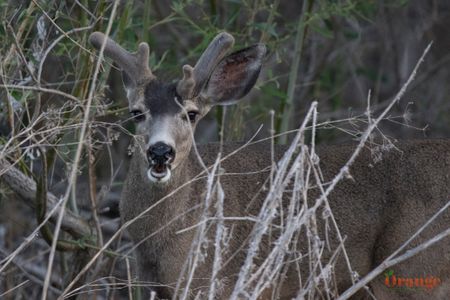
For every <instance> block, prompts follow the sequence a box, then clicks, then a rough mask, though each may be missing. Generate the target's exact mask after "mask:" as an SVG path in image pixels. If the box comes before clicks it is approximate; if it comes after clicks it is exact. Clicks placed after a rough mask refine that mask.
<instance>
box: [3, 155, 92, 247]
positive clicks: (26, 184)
mask: <svg viewBox="0 0 450 300" xmlns="http://www.w3.org/2000/svg"><path fill="white" fill-rule="evenodd" d="M0 174H1V176H0V181H2V182H4V183H5V184H6V185H7V186H8V187H9V188H10V189H11V190H12V191H13V192H14V193H16V194H17V195H19V196H20V198H21V199H22V200H24V203H25V204H27V205H28V206H30V207H32V208H35V203H36V183H35V182H34V180H33V179H31V178H29V177H28V176H26V175H25V174H23V173H22V172H21V171H20V170H18V169H17V168H16V167H14V166H12V165H11V164H10V163H9V162H8V161H7V160H6V159H4V158H3V159H0ZM47 201H48V207H49V210H51V209H52V208H53V207H55V205H56V204H57V203H58V198H57V197H56V196H55V195H53V194H52V193H47ZM57 211H58V212H59V211H60V208H58V210H57ZM56 218H57V214H55V215H53V216H51V218H50V220H51V221H52V222H55V221H56ZM62 227H63V229H64V230H65V231H67V232H68V233H70V234H71V235H73V236H74V237H77V238H81V237H86V236H89V235H93V234H94V233H93V232H92V231H91V228H90V226H89V225H88V224H87V223H86V222H85V221H84V220H83V219H81V218H80V217H78V216H76V215H74V214H73V213H72V212H70V211H66V212H65V216H64V218H63V221H62Z"/></svg>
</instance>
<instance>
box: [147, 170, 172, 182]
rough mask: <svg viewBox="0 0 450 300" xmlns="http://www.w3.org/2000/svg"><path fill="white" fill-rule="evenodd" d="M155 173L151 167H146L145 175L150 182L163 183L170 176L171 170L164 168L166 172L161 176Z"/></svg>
mask: <svg viewBox="0 0 450 300" xmlns="http://www.w3.org/2000/svg"><path fill="white" fill-rule="evenodd" d="M155 175H156V174H153V171H152V168H150V169H148V171H147V177H148V179H150V181H151V182H154V183H165V182H167V181H169V179H170V177H171V176H172V172H171V171H170V169H169V168H167V169H166V174H165V175H164V176H163V177H158V176H155Z"/></svg>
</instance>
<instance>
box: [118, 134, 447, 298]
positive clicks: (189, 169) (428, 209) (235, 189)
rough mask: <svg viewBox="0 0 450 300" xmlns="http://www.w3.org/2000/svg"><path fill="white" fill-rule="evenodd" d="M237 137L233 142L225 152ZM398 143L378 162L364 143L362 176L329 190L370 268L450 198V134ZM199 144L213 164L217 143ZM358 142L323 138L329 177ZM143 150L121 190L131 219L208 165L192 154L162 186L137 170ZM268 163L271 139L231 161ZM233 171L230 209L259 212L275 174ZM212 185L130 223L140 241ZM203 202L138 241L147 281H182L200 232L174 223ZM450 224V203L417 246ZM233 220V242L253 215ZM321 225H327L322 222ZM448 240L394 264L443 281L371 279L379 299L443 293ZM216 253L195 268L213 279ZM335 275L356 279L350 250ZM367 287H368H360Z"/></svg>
mask: <svg viewBox="0 0 450 300" xmlns="http://www.w3.org/2000/svg"><path fill="white" fill-rule="evenodd" d="M237 146H238V145H237V144H236V145H226V147H225V153H228V152H230V151H231V150H232V149H234V148H235V147H237ZM397 147H399V149H400V150H401V151H402V152H398V151H396V150H391V151H390V152H388V153H385V155H384V157H383V160H382V161H381V162H380V163H376V164H374V163H373V162H372V160H371V156H370V153H369V151H363V153H362V154H361V155H360V157H359V158H358V159H357V161H356V162H355V164H354V165H353V167H352V168H351V174H352V176H353V178H354V180H350V179H346V180H344V181H342V182H341V183H340V184H338V186H337V187H336V189H335V190H334V192H333V193H332V195H331V197H330V205H331V207H332V210H333V213H334V215H335V217H336V219H337V222H338V224H339V226H340V230H341V233H342V234H343V235H345V236H346V237H347V238H346V242H345V245H346V249H347V251H348V254H349V257H350V260H351V263H352V266H353V268H354V269H355V271H357V272H358V274H360V275H362V276H363V275H365V274H367V273H368V272H369V271H370V270H371V269H372V268H374V267H376V266H377V265H378V264H380V263H381V262H382V260H383V259H384V258H386V257H387V256H388V255H390V254H391V253H392V252H393V251H394V250H396V249H397V248H398V247H399V246H400V245H401V244H402V243H403V242H404V241H406V240H407V239H408V238H409V237H410V236H411V235H412V234H413V233H414V232H415V230H417V229H418V228H419V227H420V226H421V225H422V224H424V223H425V222H426V221H427V220H428V219H429V218H430V217H431V215H433V214H434V213H435V212H436V211H437V210H439V209H440V208H441V207H442V206H443V205H445V203H446V202H447V201H448V200H449V199H450V141H445V140H428V141H427V140H424V141H414V142H401V143H398V144H397ZM200 150H201V153H202V157H203V158H204V159H205V161H206V162H207V163H209V164H211V163H212V162H213V161H214V159H215V155H216V153H217V151H218V145H214V144H211V145H204V146H201V147H200ZM284 150H285V149H284V148H283V147H277V157H278V158H279V157H280V155H282V153H283V152H284ZM353 150H354V146H353V145H345V146H324V147H321V148H319V149H318V154H319V156H320V158H321V162H320V166H321V169H322V171H323V173H324V176H325V178H326V179H328V180H329V179H331V178H332V177H333V176H334V175H335V174H336V173H337V172H338V171H339V169H340V167H342V166H343V165H344V164H345V162H346V160H347V159H348V158H349V157H350V155H351V153H352V151H353ZM142 159H143V158H142V157H140V156H139V154H137V155H135V157H134V158H133V162H132V165H131V172H130V175H129V176H128V179H127V182H126V185H125V189H124V191H123V196H122V202H121V213H122V218H123V220H124V221H127V220H130V219H131V218H133V217H134V216H136V215H137V214H138V213H140V212H142V211H143V210H144V209H146V208H148V207H149V206H151V205H152V204H154V203H155V202H156V201H158V200H159V199H160V198H161V197H162V196H164V195H166V194H167V193H169V192H170V191H172V190H173V189H175V188H177V187H178V186H179V185H180V184H181V183H184V182H186V181H187V180H188V179H189V178H191V177H192V176H193V175H196V174H197V173H198V172H199V171H200V168H199V166H198V164H196V163H195V161H196V159H195V158H194V157H192V156H191V157H190V158H189V159H187V160H186V161H185V162H184V163H183V165H180V166H179V167H178V168H177V169H178V170H177V171H176V172H177V174H175V173H174V175H173V177H174V180H175V181H173V182H170V183H169V184H168V185H166V186H165V188H163V189H159V188H155V187H152V186H151V185H150V184H149V183H148V179H147V178H145V177H143V176H144V175H145V174H139V172H136V170H137V169H138V168H137V167H136V164H142ZM269 164H270V147H269V145H267V144H257V145H253V146H249V147H247V148H246V149H244V150H243V151H242V152H240V153H239V154H238V155H237V156H236V157H231V158H230V159H227V160H226V161H225V162H224V163H223V168H224V169H225V172H226V173H242V172H252V171H258V170H262V169H264V168H265V167H267V166H268V165H269ZM226 173H225V174H224V175H223V176H222V179H221V182H222V184H223V188H224V190H225V194H226V199H225V216H243V215H257V210H258V209H259V204H260V203H261V201H262V200H263V196H264V194H261V195H260V197H258V198H257V201H253V202H252V203H253V204H254V205H251V206H250V207H249V206H248V205H249V203H251V199H252V197H253V196H254V195H255V194H256V193H257V192H258V191H259V190H260V188H261V186H262V184H263V183H264V182H265V180H266V179H267V176H268V174H267V173H259V174H252V175H229V176H228V175H226ZM204 189H205V182H204V181H199V182H197V183H195V184H191V185H190V186H188V187H186V188H185V189H183V190H182V191H180V192H178V193H176V195H174V196H173V197H170V198H169V199H167V201H164V202H162V203H161V204H160V205H158V206H157V207H155V208H154V209H153V210H151V211H150V212H149V214H148V216H147V217H146V218H144V219H140V220H138V221H137V222H135V223H134V224H133V225H132V226H131V227H130V229H129V231H130V233H131V235H132V237H133V240H134V241H135V242H139V241H141V240H142V239H143V238H145V237H147V236H148V235H149V234H151V233H153V232H156V231H157V230H159V229H160V228H161V227H163V226H165V225H167V224H168V222H169V221H170V220H171V219H172V218H174V217H175V216H177V215H181V214H182V213H184V212H187V211H188V210H189V209H190V208H192V207H194V206H195V205H197V204H199V203H201V202H202V200H203V199H202V197H201V195H202V194H203V193H204ZM200 211H201V208H199V209H197V210H194V211H192V212H191V213H189V214H187V215H186V216H185V217H183V218H180V219H178V220H177V221H176V222H174V223H172V224H171V225H170V226H168V227H166V228H164V229H163V230H162V231H159V233H157V234H156V235H154V236H153V237H151V238H150V239H148V240H147V241H146V242H145V243H143V244H142V245H141V246H140V247H139V248H138V249H137V253H138V266H139V270H140V276H141V280H145V281H150V282H157V283H162V284H163V285H170V286H172V287H173V286H174V284H175V283H176V281H177V280H178V275H179V274H180V268H181V266H182V265H183V263H184V260H185V259H186V255H187V251H188V249H189V247H190V243H191V240H192V238H193V237H192V233H193V231H189V232H186V233H183V234H175V232H176V231H178V230H180V229H182V228H186V227H189V226H191V225H193V224H195V223H196V222H197V219H196V218H197V217H198V213H199V212H200ZM318 220H321V219H320V218H318ZM449 224H450V213H449V212H445V213H444V214H443V216H441V217H440V218H439V219H438V222H436V223H435V224H434V225H433V226H431V227H430V229H429V230H426V231H425V233H424V234H422V235H421V236H420V238H419V239H418V240H417V241H416V242H414V243H413V244H412V246H416V245H418V244H420V243H421V242H423V241H425V240H426V239H429V238H430V237H432V236H433V235H435V234H437V233H439V232H441V231H443V230H445V229H447V228H448V227H449ZM227 225H228V226H231V225H233V226H234V231H233V232H234V236H233V239H232V240H231V243H232V245H231V248H232V249H238V248H239V246H241V245H242V244H243V243H244V241H245V239H246V238H247V235H248V232H249V230H250V228H251V226H252V225H253V224H252V223H250V222H249V223H245V222H242V221H240V222H234V223H233V224H231V222H229V223H227ZM320 228H323V224H321V223H319V229H320ZM331 243H332V245H334V246H335V245H336V243H337V240H336V238H335V237H334V236H332V237H331ZM233 247H235V248H233ZM299 247H300V249H301V250H302V252H303V254H304V253H305V251H306V250H305V245H304V244H302V242H301V241H300V242H299ZM449 249H450V239H448V238H446V239H445V240H444V241H442V242H440V243H439V244H438V245H435V246H433V247H431V248H430V249H429V250H427V251H425V252H424V253H422V254H419V255H417V256H415V257H413V258H412V259H410V260H408V261H407V262H405V263H402V264H400V265H397V266H395V267H393V268H392V269H393V270H395V273H396V274H398V275H403V276H405V277H418V276H423V277H424V276H426V275H433V276H435V277H439V278H440V279H441V281H442V284H441V285H440V286H438V287H437V288H435V289H433V290H431V291H430V292H426V291H423V290H406V289H392V288H388V287H386V286H385V285H384V284H383V282H384V277H382V278H377V279H375V280H374V281H373V283H372V284H371V287H372V288H373V291H374V293H375V295H376V296H379V299H425V298H430V297H431V298H430V299H444V298H445V297H446V296H447V295H448V293H450V289H449V258H450V257H449V255H450V254H449V253H450V252H449ZM244 250H245V249H244ZM329 255H331V254H330V253H326V254H325V255H324V256H325V257H327V256H329ZM210 258H211V255H209V256H208V259H207V260H206V261H205V263H204V264H203V265H201V266H200V268H199V270H198V272H197V273H196V275H198V276H200V277H202V278H209V275H210V272H211V263H212V262H211V261H210ZM243 258H244V251H241V252H240V254H239V255H237V256H235V257H234V259H233V260H232V261H231V262H230V263H229V264H228V265H227V266H226V267H225V269H224V271H223V275H226V276H227V277H228V280H227V281H228V282H229V285H228V286H226V287H225V289H224V290H223V293H222V295H221V296H222V299H226V298H227V296H228V295H229V293H230V292H231V291H230V288H232V287H233V282H234V280H235V279H236V277H235V276H234V275H236V274H237V273H238V272H239V269H240V267H241V265H242V261H243ZM303 271H304V272H303V273H304V274H303V275H307V274H306V271H305V270H303ZM335 274H336V278H337V287H338V290H339V291H340V292H342V291H344V290H345V289H346V288H348V287H349V286H350V284H351V282H350V277H349V274H348V271H347V268H346V266H345V264H344V262H343V259H342V257H340V259H339V260H338V263H337V265H336V269H335ZM288 278H289V276H288ZM289 279H294V280H291V281H288V282H287V283H286V284H285V286H284V287H283V289H282V290H281V291H282V294H281V298H282V299H289V298H290V297H295V295H296V293H297V289H298V285H297V284H296V282H295V275H294V276H292V278H289ZM204 284H208V281H203V280H197V281H194V283H193V290H195V289H197V288H200V287H201V286H202V285H204ZM158 291H159V293H160V295H161V296H162V297H170V296H171V289H170V288H160V289H158ZM362 295H363V294H362V293H361V294H360V296H362ZM444 295H445V297H444Z"/></svg>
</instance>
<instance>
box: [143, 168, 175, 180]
mask: <svg viewBox="0 0 450 300" xmlns="http://www.w3.org/2000/svg"><path fill="white" fill-rule="evenodd" d="M170 175H171V172H170V165H167V164H152V165H150V167H149V169H148V171H147V177H148V178H149V179H150V180H151V181H153V182H166V181H168V180H169V179H170Z"/></svg>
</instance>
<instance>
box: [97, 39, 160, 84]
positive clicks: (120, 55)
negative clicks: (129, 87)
mask: <svg viewBox="0 0 450 300" xmlns="http://www.w3.org/2000/svg"><path fill="white" fill-rule="evenodd" d="M105 39H106V45H105V55H106V56H107V57H109V58H111V59H112V60H114V61H115V62H116V63H117V64H118V65H119V67H120V68H122V70H124V71H125V72H126V73H127V75H128V76H129V77H130V78H131V79H132V80H133V81H134V82H135V83H138V82H140V81H142V80H145V79H152V78H154V77H155V76H154V75H153V74H152V72H151V70H150V68H149V67H148V58H149V52H150V49H149V47H148V44H147V43H141V44H139V47H138V51H137V52H136V53H130V52H128V51H127V50H125V49H124V48H122V47H121V46H120V45H118V44H117V43H116V42H114V41H113V40H112V39H110V38H107V37H106V35H105V34H103V33H101V32H94V33H92V34H91V35H90V37H89V41H90V42H91V44H92V45H93V46H94V47H95V48H97V49H98V50H100V48H101V47H102V44H103V43H104V41H105Z"/></svg>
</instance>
